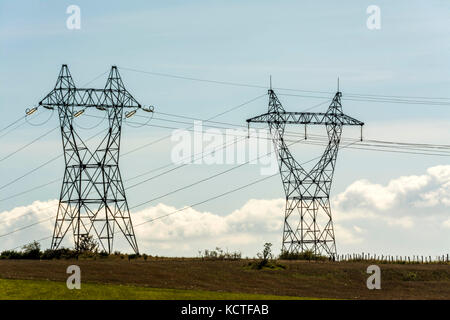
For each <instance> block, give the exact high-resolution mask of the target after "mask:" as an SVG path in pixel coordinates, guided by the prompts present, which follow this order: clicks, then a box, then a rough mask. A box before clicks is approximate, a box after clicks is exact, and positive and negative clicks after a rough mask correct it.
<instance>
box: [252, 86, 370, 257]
mask: <svg viewBox="0 0 450 320" xmlns="http://www.w3.org/2000/svg"><path fill="white" fill-rule="evenodd" d="M268 94H269V110H268V112H267V113H264V114H262V115H259V116H257V117H254V118H250V119H247V123H248V124H250V123H251V122H257V123H268V125H269V129H270V133H271V135H272V140H273V143H274V145H275V150H276V152H277V156H278V164H279V170H280V175H281V180H282V183H283V187H284V191H285V194H286V209H285V216H284V230H283V241H282V251H283V252H288V253H298V252H304V251H312V252H313V253H314V254H316V255H327V256H329V257H331V258H334V257H335V255H336V242H335V235H334V229H333V220H332V217H331V209H330V189H331V182H332V179H333V173H334V169H335V164H336V157H337V154H338V150H339V143H340V139H341V133H342V127H343V126H344V125H353V126H354V125H357V126H361V127H362V126H363V125H364V123H363V122H361V121H358V120H356V119H354V118H352V117H349V116H348V115H345V114H344V113H343V112H342V104H341V96H342V93H341V92H339V91H338V92H337V93H336V94H335V96H334V98H333V101H332V102H331V104H330V106H329V108H328V110H327V112H325V113H312V112H286V111H285V110H284V108H283V106H282V104H281V103H280V101H279V100H278V97H277V96H276V94H275V92H274V91H273V90H272V89H269V91H268ZM287 124H304V125H305V126H306V125H309V124H310V125H325V127H326V130H327V133H328V145H327V146H326V149H325V152H324V153H323V155H322V156H321V158H320V160H319V161H318V162H317V164H316V165H315V166H314V167H313V168H312V169H311V170H310V171H309V172H308V171H306V170H305V169H304V168H303V167H302V165H301V164H299V163H298V162H297V161H296V160H295V159H294V157H293V156H292V154H291V152H290V151H289V148H288V146H287V145H286V143H285V141H284V132H285V128H286V125H287ZM294 212H297V213H298V215H296V214H294Z"/></svg>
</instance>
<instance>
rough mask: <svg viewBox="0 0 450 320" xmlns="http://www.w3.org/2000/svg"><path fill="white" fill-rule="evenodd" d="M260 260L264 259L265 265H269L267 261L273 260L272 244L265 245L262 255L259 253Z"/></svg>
mask: <svg viewBox="0 0 450 320" xmlns="http://www.w3.org/2000/svg"><path fill="white" fill-rule="evenodd" d="M257 255H258V258H260V259H262V260H263V261H264V263H267V261H269V259H272V258H273V255H272V244H271V243H269V242H266V243H265V244H264V250H263V252H262V253H258V254H257Z"/></svg>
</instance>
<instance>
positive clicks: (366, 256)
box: [335, 252, 450, 264]
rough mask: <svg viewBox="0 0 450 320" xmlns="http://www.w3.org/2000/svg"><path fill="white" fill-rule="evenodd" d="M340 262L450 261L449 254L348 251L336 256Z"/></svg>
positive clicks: (399, 262)
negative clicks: (409, 254)
mask: <svg viewBox="0 0 450 320" xmlns="http://www.w3.org/2000/svg"><path fill="white" fill-rule="evenodd" d="M335 261H338V262H374V263H398V264H407V263H408V264H427V263H443V264H448V263H449V262H450V256H449V254H448V253H447V254H443V255H435V256H430V255H429V256H424V255H412V256H402V255H377V254H370V253H364V252H362V253H347V254H338V255H336V257H335Z"/></svg>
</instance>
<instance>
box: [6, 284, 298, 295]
mask: <svg viewBox="0 0 450 320" xmlns="http://www.w3.org/2000/svg"><path fill="white" fill-rule="evenodd" d="M16 299H20V300H77V299H83V300H303V299H302V298H298V297H288V296H275V295H264V294H248V293H230V292H215V291H204V290H180V289H161V288H147V287H139V286H128V285H116V284H115V285H114V284H113V285H111V284H98V283H84V284H82V286H81V289H80V290H69V289H67V287H66V284H65V282H58V281H50V280H4V279H0V300H16Z"/></svg>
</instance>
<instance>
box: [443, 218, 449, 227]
mask: <svg viewBox="0 0 450 320" xmlns="http://www.w3.org/2000/svg"><path fill="white" fill-rule="evenodd" d="M442 225H443V226H444V227H445V228H449V229H450V218H449V219H447V220H445V221H444V222H443V223H442Z"/></svg>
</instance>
